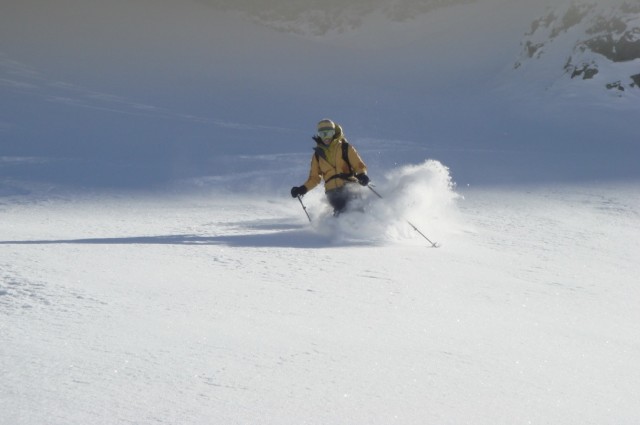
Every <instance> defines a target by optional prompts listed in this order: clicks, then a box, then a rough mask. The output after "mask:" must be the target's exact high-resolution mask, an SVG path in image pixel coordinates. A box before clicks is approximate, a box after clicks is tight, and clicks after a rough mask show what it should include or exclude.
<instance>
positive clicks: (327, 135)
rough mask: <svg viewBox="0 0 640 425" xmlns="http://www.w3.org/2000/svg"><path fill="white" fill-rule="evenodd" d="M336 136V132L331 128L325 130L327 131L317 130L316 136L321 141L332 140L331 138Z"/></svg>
mask: <svg viewBox="0 0 640 425" xmlns="http://www.w3.org/2000/svg"><path fill="white" fill-rule="evenodd" d="M335 135H336V131H335V130H334V129H332V128H330V129H327V130H318V136H319V137H320V138H321V139H322V140H328V139H333V136H335Z"/></svg>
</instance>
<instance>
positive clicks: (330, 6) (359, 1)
mask: <svg viewBox="0 0 640 425" xmlns="http://www.w3.org/2000/svg"><path fill="white" fill-rule="evenodd" d="M200 1H201V2H202V3H205V4H209V5H211V6H214V7H216V8H217V9H220V10H236V11H240V12H242V13H245V14H246V15H247V16H249V17H251V18H252V19H253V20H254V21H255V22H258V23H260V24H263V25H266V26H268V27H270V28H274V29H277V30H279V31H284V32H289V33H296V34H301V35H314V36H322V35H325V34H327V33H329V32H335V31H337V32H346V31H354V30H357V29H358V28H359V27H360V26H362V25H363V23H364V21H365V20H366V19H367V17H368V16H370V15H374V14H380V15H382V16H384V17H386V18H387V19H389V20H390V21H392V22H406V21H408V20H411V19H413V18H415V17H416V16H419V15H422V14H425V13H428V12H430V11H433V10H435V9H439V8H444V7H450V6H455V5H459V4H468V3H473V2H476V1H478V0H392V1H389V0H352V1H348V2H345V1H326V0H325V1H322V0H302V1H297V2H291V1H286V0H269V1H255V0H245V1H235V0H231V1H228V0H227V1H225V0H200Z"/></svg>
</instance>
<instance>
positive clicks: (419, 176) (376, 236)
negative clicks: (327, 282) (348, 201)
mask: <svg viewBox="0 0 640 425" xmlns="http://www.w3.org/2000/svg"><path fill="white" fill-rule="evenodd" d="M375 183H376V185H375V186H374V185H373V184H372V186H373V187H372V189H373V190H368V189H366V188H361V187H358V188H356V190H357V191H358V195H359V196H360V199H358V200H356V201H354V202H352V205H351V206H350V208H349V210H348V211H347V212H345V213H343V214H341V215H340V216H339V217H338V218H337V219H336V218H334V217H333V216H332V215H331V208H330V207H329V205H328V204H327V202H326V201H325V200H324V199H319V197H318V196H317V195H316V194H315V192H319V191H314V192H313V195H315V196H313V197H310V210H315V211H318V213H317V214H316V217H313V216H312V219H313V221H312V224H313V227H314V229H315V230H316V231H317V232H320V233H322V234H324V235H326V236H328V237H330V238H331V239H332V240H334V241H336V242H337V243H342V242H355V241H363V242H371V241H373V242H380V243H383V242H388V241H398V240H405V239H415V238H416V237H417V238H418V239H416V240H419V239H420V238H421V236H420V235H419V234H417V233H416V231H415V230H414V229H413V228H412V227H411V226H410V224H409V223H408V222H410V223H412V224H413V225H415V226H416V227H417V228H419V229H420V230H421V231H422V232H423V233H425V234H426V235H427V236H428V237H429V238H430V239H431V240H432V241H435V240H434V239H433V238H436V239H437V238H438V237H439V236H442V235H444V234H446V233H450V232H455V231H456V228H458V227H459V226H458V224H457V222H458V219H457V215H458V214H457V207H456V201H457V200H458V199H460V198H461V196H460V195H459V194H457V193H456V192H455V184H454V183H453V181H452V179H451V175H450V174H449V169H448V168H447V167H446V166H444V165H443V164H441V163H440V162H438V161H435V160H427V161H425V162H424V163H422V164H419V165H407V166H404V167H402V168H399V169H397V170H394V171H392V172H389V173H388V174H387V175H386V176H385V179H384V180H383V181H382V182H375ZM374 191H375V192H374ZM376 193H377V194H378V195H380V196H381V197H382V199H381V198H380V197H379V196H378V195H377V194H376ZM424 242H426V241H424Z"/></svg>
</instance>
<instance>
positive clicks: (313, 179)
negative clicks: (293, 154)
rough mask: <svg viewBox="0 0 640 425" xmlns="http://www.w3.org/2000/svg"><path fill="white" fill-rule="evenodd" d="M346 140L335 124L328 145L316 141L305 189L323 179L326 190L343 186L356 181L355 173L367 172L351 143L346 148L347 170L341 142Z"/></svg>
mask: <svg viewBox="0 0 640 425" xmlns="http://www.w3.org/2000/svg"><path fill="white" fill-rule="evenodd" d="M346 142H347V140H346V139H345V138H344V136H343V134H342V128H341V127H340V126H339V125H336V135H335V137H334V139H333V140H332V141H331V143H330V144H329V146H325V145H324V144H323V143H318V147H316V148H315V149H314V151H315V153H314V154H313V156H312V157H311V170H310V171H309V178H308V179H307V181H306V182H305V183H304V186H305V187H306V188H307V190H311V189H313V188H314V187H316V186H317V185H319V184H320V181H321V180H323V179H324V190H325V192H328V191H330V190H333V189H337V188H340V187H342V186H344V185H345V184H346V183H347V182H357V181H358V180H357V179H356V178H355V175H356V174H363V173H366V172H367V166H366V165H365V163H364V161H362V158H360V155H358V152H357V151H356V150H355V148H354V147H353V146H351V144H349V145H348V149H347V156H348V158H349V162H350V163H351V170H349V164H347V162H346V161H345V160H344V159H343V157H342V144H343V143H346Z"/></svg>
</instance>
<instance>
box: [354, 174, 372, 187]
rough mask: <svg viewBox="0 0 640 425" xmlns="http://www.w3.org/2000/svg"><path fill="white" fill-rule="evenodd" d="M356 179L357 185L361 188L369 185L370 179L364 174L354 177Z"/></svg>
mask: <svg viewBox="0 0 640 425" xmlns="http://www.w3.org/2000/svg"><path fill="white" fill-rule="evenodd" d="M356 178H357V179H358V183H360V184H361V185H362V186H367V185H368V184H369V182H370V181H371V179H369V176H367V175H366V174H364V173H363V174H358V175H357V176H356Z"/></svg>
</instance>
